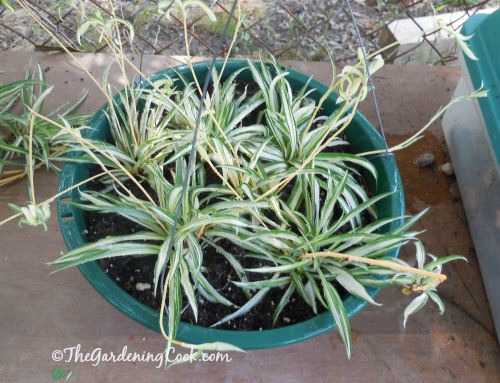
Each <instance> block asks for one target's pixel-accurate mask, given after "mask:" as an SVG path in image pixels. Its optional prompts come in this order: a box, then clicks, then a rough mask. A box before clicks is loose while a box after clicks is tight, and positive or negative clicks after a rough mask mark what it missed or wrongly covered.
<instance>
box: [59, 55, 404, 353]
mask: <svg viewBox="0 0 500 383" xmlns="http://www.w3.org/2000/svg"><path fill="white" fill-rule="evenodd" d="M246 66H247V64H246V61H240V60H234V61H228V62H227V64H226V67H225V70H224V77H227V76H228V75H229V74H230V73H232V72H234V71H236V70H238V69H240V68H243V67H246ZM194 67H195V71H196V73H197V77H198V78H199V79H200V81H203V80H204V78H205V75H206V73H207V71H208V68H209V63H207V62H203V63H197V64H195V65H194ZM221 67H222V63H221V62H218V63H217V64H216V68H217V70H218V71H220V70H221ZM287 71H288V72H289V76H288V79H289V81H290V82H291V84H292V86H293V87H294V89H297V90H298V89H299V88H300V87H302V86H303V85H304V84H305V83H306V82H307V81H308V80H309V77H307V76H305V75H303V74H301V73H298V72H295V71H293V70H290V69H287ZM178 73H181V74H182V75H183V76H185V77H186V78H187V79H188V80H192V75H191V72H190V70H189V68H188V67H187V66H180V67H176V68H173V69H167V70H164V71H161V72H158V73H156V74H154V75H153V76H152V79H153V80H156V79H159V78H162V77H170V78H172V79H176V78H178ZM239 78H242V79H250V78H251V73H250V71H249V70H245V71H243V72H241V74H240V75H239ZM309 88H311V89H316V91H315V92H313V93H312V95H311V97H312V98H314V99H315V100H316V101H319V99H320V98H321V95H322V94H324V93H325V92H326V90H327V87H326V86H325V85H323V84H320V83H319V82H317V81H314V80H313V81H311V82H310V83H309ZM336 98H337V95H336V94H331V95H330V96H329V97H328V100H327V101H326V103H325V104H324V109H325V111H327V113H329V112H330V111H333V110H334V109H335V108H336V103H335V100H336ZM89 125H90V126H91V127H92V128H93V129H92V131H87V132H85V134H88V136H92V137H94V138H101V139H105V138H106V137H107V136H108V122H107V119H106V117H105V115H104V113H103V109H101V110H99V111H98V112H97V113H96V114H95V115H94V116H93V118H92V119H91V121H90V123H89ZM346 135H347V138H348V140H349V141H350V142H351V144H352V146H353V148H355V150H357V151H358V152H365V151H369V150H374V149H381V148H384V147H385V146H384V142H383V140H382V138H381V137H380V135H379V134H378V133H377V132H376V131H375V129H374V128H373V127H372V126H371V125H370V123H369V122H368V121H367V120H366V119H365V118H364V117H363V116H362V115H361V114H359V113H356V116H355V118H354V119H353V121H352V123H351V124H350V126H349V128H348V129H347V130H346ZM373 163H374V165H375V166H376V168H377V170H378V174H379V179H378V182H377V185H375V184H374V182H372V183H371V184H369V185H368V187H369V189H370V190H371V191H372V192H376V193H385V192H389V191H390V192H393V194H392V195H391V196H390V197H388V198H385V199H384V200H383V201H381V202H380V203H379V205H378V207H377V208H378V210H379V215H380V217H381V218H383V217H402V216H403V214H404V195H403V189H402V183H401V179H400V176H399V171H398V169H397V166H396V163H395V160H394V158H393V157H392V156H380V157H376V158H374V159H373ZM88 172H89V167H88V166H86V165H82V164H66V165H65V166H64V167H63V170H62V173H61V176H60V181H59V192H62V191H64V190H66V189H67V188H68V187H70V186H71V185H74V184H76V183H77V182H80V181H82V180H84V179H85V178H86V177H87V176H88ZM71 201H78V191H77V190H73V191H71V192H69V193H66V194H64V195H62V196H61V197H60V198H59V200H58V215H59V223H60V228H61V233H62V235H63V238H64V240H65V242H66V245H67V247H68V249H74V248H76V247H79V246H81V245H83V244H84V243H86V238H85V235H84V232H85V223H84V219H83V214H82V211H81V210H79V209H78V208H76V207H75V206H73V205H72V204H71V203H70V202H71ZM401 223H402V219H401V220H399V221H395V222H393V223H392V225H391V227H388V228H387V229H388V230H394V229H395V228H396V227H398V226H399V225H401ZM397 254H398V250H394V251H392V252H391V253H390V254H388V255H390V256H393V257H396V256H397ZM79 269H80V271H81V272H82V274H83V275H84V276H85V277H86V278H87V280H88V281H89V282H90V284H91V285H92V286H93V287H94V288H95V289H96V290H97V291H98V292H99V293H100V294H101V295H102V296H103V297H104V298H105V299H106V300H107V301H109V302H110V303H111V304H112V305H113V306H115V307H116V308H117V309H118V310H120V311H122V312H123V313H124V314H126V315H127V316H129V317H130V318H132V319H134V320H135V321H137V322H139V323H141V324H143V325H144V326H146V327H149V328H151V329H153V330H155V331H159V313H158V312H156V311H155V310H153V309H151V308H149V307H147V306H145V305H144V304H142V303H140V302H139V301H137V300H136V299H135V298H133V297H132V296H130V295H129V294H128V293H126V292H125V291H124V290H122V289H121V288H120V287H119V286H118V285H117V284H116V283H115V282H114V281H113V280H112V279H111V278H109V277H108V275H107V274H106V273H105V272H104V271H103V270H102V269H101V267H100V266H99V265H98V263H97V262H89V263H87V264H84V265H82V266H80V267H79ZM368 291H369V294H370V295H371V296H372V297H373V296H375V294H376V293H377V291H378V290H377V289H369V290H368ZM344 304H345V308H346V311H347V313H348V315H349V317H351V316H353V315H354V314H356V313H357V312H358V311H359V310H361V308H362V307H363V306H364V305H365V302H363V301H361V300H359V299H358V298H355V297H353V296H349V297H347V298H346V299H345V301H344ZM165 323H166V322H165ZM165 326H166V324H165ZM333 328H335V324H334V322H333V319H332V317H331V314H330V313H323V314H321V315H318V316H317V317H315V318H312V319H310V320H307V321H304V322H302V323H298V324H294V325H291V326H287V327H281V328H276V329H271V330H263V331H230V330H217V329H211V328H205V327H201V326H194V325H191V324H187V323H182V322H181V323H180V325H179V329H178V332H177V338H178V339H179V340H182V341H185V342H190V343H205V342H213V341H221V342H228V343H231V344H234V345H236V346H238V347H240V348H243V349H247V350H249V349H262V348H271V347H277V346H285V345H288V344H292V343H296V342H300V341H303V340H306V339H309V338H311V337H314V336H316V335H319V334H321V333H324V332H325V331H328V330H331V329H333Z"/></svg>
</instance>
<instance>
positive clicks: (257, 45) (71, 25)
mask: <svg viewBox="0 0 500 383" xmlns="http://www.w3.org/2000/svg"><path fill="white" fill-rule="evenodd" d="M22 1H23V2H24V3H25V4H29V6H30V8H31V9H34V12H36V14H37V15H39V17H40V18H41V19H42V20H43V21H44V22H45V23H46V24H47V25H48V26H49V27H50V28H51V29H53V31H54V32H55V33H56V35H57V36H58V37H60V38H62V39H64V41H65V43H66V44H67V45H68V46H69V47H71V49H72V50H82V48H81V47H79V46H77V44H76V42H75V36H76V33H77V32H76V29H77V25H76V24H75V20H74V19H73V18H72V16H74V13H75V10H74V9H70V10H68V11H66V12H65V13H64V14H63V15H62V16H59V15H58V14H57V12H56V11H55V10H53V9H50V8H48V7H43V5H40V4H39V3H38V2H37V3H35V2H34V1H31V0H22ZM489 1H490V0H483V1H481V2H480V3H478V4H469V3H468V2H467V1H466V0H463V1H462V7H461V10H462V11H464V12H465V14H466V15H470V14H473V13H475V12H476V11H477V10H478V9H479V8H480V7H483V6H485V5H486V4H487V3H488V2H489ZM425 2H426V0H414V1H413V0H405V1H401V2H398V3H396V4H393V5H394V10H393V11H392V13H390V14H388V15H381V17H380V19H379V20H377V21H376V22H373V23H371V24H370V25H369V26H365V27H363V26H359V29H360V33H361V35H362V37H363V39H364V40H365V42H366V44H367V45H368V46H369V47H370V48H375V49H379V48H382V46H381V45H382V44H381V43H380V41H379V36H380V33H381V32H382V31H383V30H384V29H386V30H387V26H388V25H389V24H390V23H391V22H392V21H395V20H396V19H398V18H400V17H401V16H405V17H407V18H409V19H410V20H412V21H413V22H414V23H415V24H416V25H417V27H420V28H421V26H420V25H419V21H418V19H417V18H416V17H417V14H418V12H417V11H418V8H419V7H423V6H424V3H425ZM88 3H89V5H92V6H94V7H96V9H99V10H101V11H102V12H105V13H106V14H107V15H111V13H110V11H109V10H108V9H106V7H104V6H102V5H101V4H100V3H99V2H98V1H96V0H89V2H88ZM157 3H158V0H148V1H146V2H145V3H143V4H141V5H140V6H138V9H136V10H135V11H134V12H132V14H131V15H127V16H126V18H127V19H128V20H129V21H130V22H132V23H134V22H135V21H136V19H137V17H138V15H139V14H141V12H143V11H145V10H146V9H147V7H149V6H154V5H156V4H157ZM342 3H343V1H342V0H338V1H337V3H335V5H334V6H333V7H339V6H341V5H342ZM211 6H213V8H214V10H216V11H217V12H218V13H220V14H223V15H226V16H227V15H228V13H229V12H228V9H227V7H226V6H225V5H224V3H223V2H221V1H215V2H212V4H211ZM332 9H333V8H332ZM278 10H279V11H282V12H283V13H282V14H281V15H283V14H284V15H286V16H287V17H289V18H290V20H293V23H294V33H296V35H297V38H290V39H289V40H290V41H286V43H285V44H284V45H283V41H282V40H280V41H278V40H277V39H274V40H273V39H272V38H271V39H265V38H264V37H263V36H262V35H261V33H259V29H260V30H262V31H267V32H268V33H269V26H272V23H273V22H274V21H275V20H276V17H278ZM342 10H343V11H344V12H345V7H344V8H343V9H342ZM203 19H204V16H199V17H195V18H193V19H192V20H190V21H189V23H188V28H187V33H188V35H189V36H190V38H191V39H192V42H193V44H195V45H197V47H198V49H197V51H198V52H200V54H212V53H213V41H212V39H213V36H211V35H210V34H206V33H202V32H200V30H198V29H197V26H198V25H200V23H201V22H203ZM150 20H153V24H149V25H147V27H148V28H146V29H148V30H146V31H145V32H144V33H136V34H135V36H136V39H135V40H134V41H133V42H132V44H133V46H132V49H133V50H134V51H139V52H144V50H145V48H144V47H147V49H148V51H149V50H150V51H151V52H150V53H152V54H164V53H166V52H168V53H169V54H178V53H180V52H178V51H176V49H177V50H178V49H180V45H181V44H180V41H181V40H182V39H181V35H180V34H181V32H182V22H181V20H180V19H178V18H177V17H175V15H171V22H170V24H169V25H168V28H169V33H173V34H174V36H173V37H168V38H165V37H164V36H163V38H161V39H158V40H156V39H155V40H154V42H152V41H151V39H150V36H151V34H152V33H151V31H150V28H154V27H157V28H160V24H161V22H162V19H161V18H160V19H158V20H157V19H154V16H153V18H152V19H150ZM328 21H329V20H326V21H321V20H319V21H314V22H304V21H303V20H301V19H300V17H298V15H297V14H296V12H295V11H294V10H292V9H290V8H289V6H288V5H287V4H285V2H284V1H278V2H277V3H276V4H275V6H274V7H273V8H272V9H271V10H270V12H267V13H266V14H265V15H263V16H258V17H256V19H255V20H252V19H251V20H250V21H249V22H245V23H243V25H242V27H241V31H240V34H241V35H240V36H238V37H239V41H240V42H241V46H242V50H241V51H240V52H242V53H243V54H244V55H247V56H248V55H249V56H255V55H257V54H258V53H257V52H260V51H264V52H267V53H269V54H271V55H273V56H275V57H277V58H278V59H280V58H286V57H295V58H302V57H301V56H298V57H297V52H298V51H299V49H298V48H300V50H302V51H304V52H299V53H300V54H302V53H303V56H304V57H303V58H306V59H307V57H306V56H307V54H309V53H312V54H314V53H316V52H318V51H323V52H326V51H327V50H328V49H330V45H329V41H328V40H325V39H322V38H318V36H316V35H315V34H314V31H315V30H316V28H321V27H322V26H324V27H325V28H328V26H327V25H326V23H328ZM464 21H465V18H464ZM322 22H323V24H322ZM456 22H457V20H453V23H456ZM2 27H3V28H5V29H6V30H8V31H10V32H12V33H14V34H16V35H17V36H19V37H20V38H22V39H24V40H25V41H27V42H28V43H30V44H31V45H33V46H34V48H35V50H51V49H56V47H53V46H51V45H50V41H51V39H50V38H47V37H44V38H43V40H42V42H38V41H37V39H39V37H38V38H36V37H32V36H31V35H30V34H27V33H23V31H21V30H20V29H18V28H16V25H13V24H8V23H6V22H4V20H3V19H0V28H2ZM421 30H422V32H423V41H422V42H421V43H419V44H416V45H415V46H414V47H411V48H408V49H407V50H405V51H404V52H403V51H401V50H400V51H399V52H397V54H396V55H394V56H392V57H391V59H396V58H398V57H401V56H403V55H405V54H407V53H409V52H411V51H412V50H414V49H417V48H418V47H419V46H420V45H422V44H428V45H429V46H430V47H431V49H432V50H433V51H434V52H435V53H436V55H437V56H438V58H439V60H440V61H442V62H443V63H445V62H447V61H448V60H450V59H452V58H453V57H452V56H450V55H447V54H445V53H444V52H443V51H441V50H440V49H439V48H438V47H437V46H436V45H435V44H434V42H433V38H432V37H433V32H428V33H425V32H424V31H423V28H421ZM176 31H178V33H177V34H176ZM158 33H159V32H158ZM243 34H245V35H246V36H247V38H248V41H246V42H243V41H242V40H241V36H243ZM82 38H85V36H83V37H82ZM306 38H307V40H308V43H307V44H310V46H309V45H307V46H306V47H303V46H302V44H303V43H304V40H305V39H306ZM87 43H88V45H89V47H90V48H91V49H93V50H94V51H102V50H104V49H106V46H99V47H98V46H97V44H93V43H92V42H91V41H90V40H88V41H87ZM92 45H93V46H92ZM308 50H309V51H308ZM346 51H347V52H348V53H346V54H338V55H337V60H338V61H339V62H342V61H344V62H345V61H346V60H350V59H352V58H355V55H353V54H352V52H351V51H350V50H346ZM223 52H224V49H223Z"/></svg>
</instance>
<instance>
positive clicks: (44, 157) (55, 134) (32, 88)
mask: <svg viewBox="0 0 500 383" xmlns="http://www.w3.org/2000/svg"><path fill="white" fill-rule="evenodd" d="M52 90H53V86H49V85H48V83H47V80H46V77H45V73H44V71H43V69H42V67H41V66H40V65H38V66H37V67H36V69H29V70H28V71H27V73H26V77H25V79H23V80H18V81H14V82H11V83H8V84H5V85H2V86H0V128H1V129H0V186H1V185H4V184H7V183H10V182H13V181H16V180H18V179H20V178H22V177H24V176H26V175H27V174H28V173H30V172H31V170H32V169H36V168H39V167H41V166H45V167H46V168H48V169H50V170H53V171H57V170H58V166H57V161H59V160H61V154H62V151H63V149H62V146H61V142H60V139H59V135H60V129H59V128H58V127H57V125H56V124H54V123H53V121H57V120H59V121H62V120H64V121H65V123H66V124H69V125H75V126H78V125H80V124H82V123H83V122H86V120H87V116H85V115H77V114H72V113H73V112H74V111H75V109H76V108H77V107H78V105H80V103H81V101H82V100H83V98H84V97H85V95H84V96H83V97H82V98H81V99H80V100H77V101H76V102H74V103H72V104H66V105H62V106H60V107H58V108H55V109H53V110H52V111H51V112H50V113H46V112H45V111H44V104H45V102H46V100H47V98H48V97H49V95H50V93H51V92H52ZM42 116H45V118H42ZM51 119H52V120H51ZM6 168H8V169H6Z"/></svg>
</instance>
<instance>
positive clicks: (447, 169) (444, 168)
mask: <svg viewBox="0 0 500 383" xmlns="http://www.w3.org/2000/svg"><path fill="white" fill-rule="evenodd" d="M439 170H441V172H442V173H443V174H446V175H447V176H452V175H453V174H455V171H454V170H453V165H452V164H451V162H446V163H444V164H442V165H441V166H440V167H439Z"/></svg>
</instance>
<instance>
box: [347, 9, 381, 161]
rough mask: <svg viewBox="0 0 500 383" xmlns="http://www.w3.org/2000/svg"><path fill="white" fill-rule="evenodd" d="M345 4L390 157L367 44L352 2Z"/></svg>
mask: <svg viewBox="0 0 500 383" xmlns="http://www.w3.org/2000/svg"><path fill="white" fill-rule="evenodd" d="M345 2H346V5H347V9H348V11H349V14H350V16H351V19H352V23H353V24H354V30H355V32H356V36H357V38H358V41H359V44H360V46H361V51H362V52H363V59H364V63H365V69H366V74H367V75H368V83H369V85H370V92H371V94H372V99H373V105H374V107H375V113H376V115H377V121H378V126H379V131H380V134H381V135H382V139H383V140H384V145H385V154H386V155H389V147H388V145H387V140H386V138H385V132H384V125H383V123H382V116H381V113H380V108H379V106H378V102H377V95H376V93H375V85H374V84H373V78H372V74H371V73H370V66H369V65H368V56H367V54H366V48H365V44H364V43H363V38H362V37H361V32H360V31H359V26H358V23H357V21H356V16H354V12H353V11H352V7H351V2H350V0H345Z"/></svg>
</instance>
